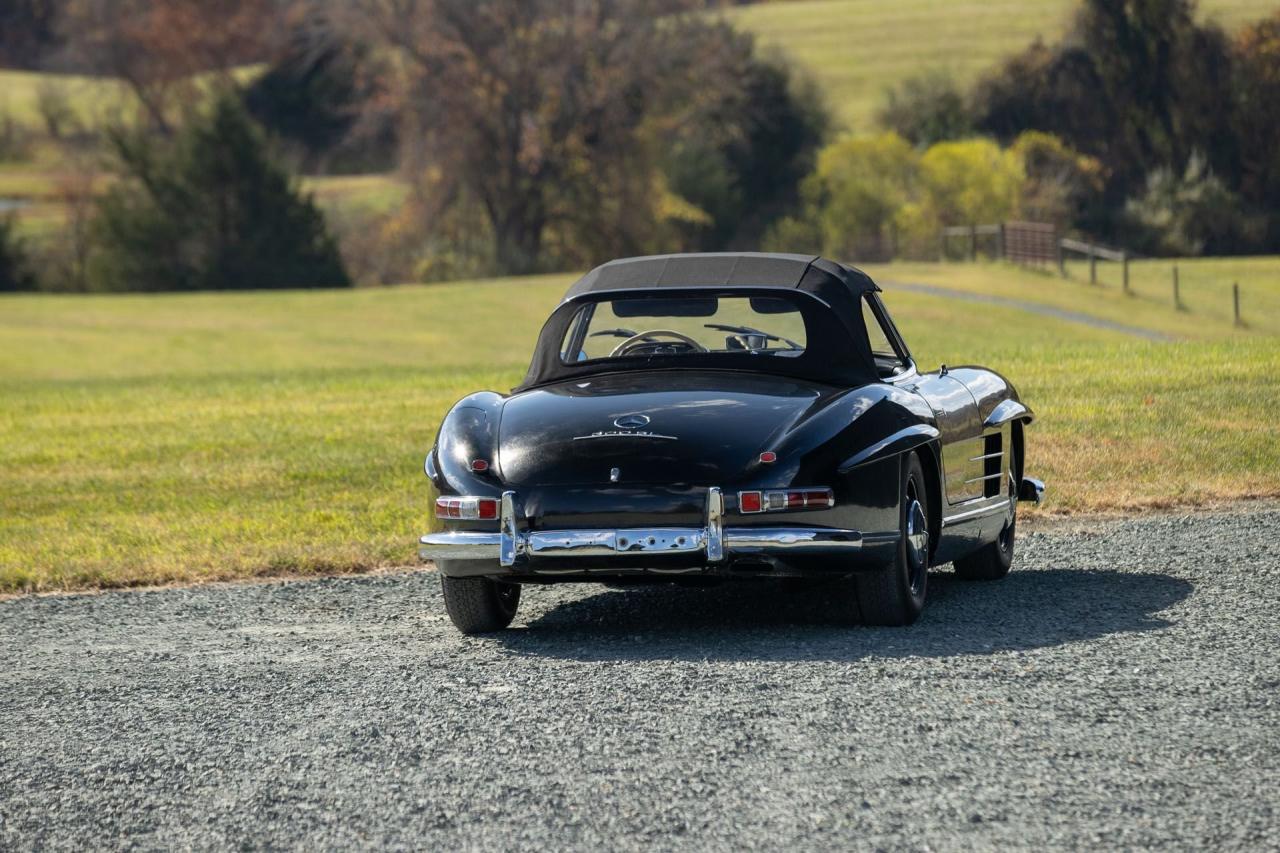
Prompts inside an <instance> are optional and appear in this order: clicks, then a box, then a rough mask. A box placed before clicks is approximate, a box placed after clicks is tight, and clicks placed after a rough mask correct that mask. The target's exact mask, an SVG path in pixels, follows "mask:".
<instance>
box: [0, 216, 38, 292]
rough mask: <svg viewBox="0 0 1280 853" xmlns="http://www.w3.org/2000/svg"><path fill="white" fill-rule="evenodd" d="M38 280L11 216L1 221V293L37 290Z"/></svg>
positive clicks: (16, 222) (14, 219)
mask: <svg viewBox="0 0 1280 853" xmlns="http://www.w3.org/2000/svg"><path fill="white" fill-rule="evenodd" d="M35 289H36V278H35V274H34V273H32V271H31V261H30V258H29V256H28V255H27V249H26V245H25V244H24V242H23V240H22V238H21V237H19V236H18V221H17V219H16V218H15V217H14V216H13V215H12V214H11V215H9V216H6V217H4V218H3V219H0V292H15V291H23V290H35Z"/></svg>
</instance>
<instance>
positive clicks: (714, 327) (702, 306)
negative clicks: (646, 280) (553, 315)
mask: <svg viewBox="0 0 1280 853" xmlns="http://www.w3.org/2000/svg"><path fill="white" fill-rule="evenodd" d="M804 350H805V323H804V317H803V315H802V314H801V311H800V307H799V305H797V304H796V303H795V302H793V301H792V300H791V299H789V298H784V297H777V296H707V295H702V294H695V295H678V296H666V295H661V296H656V297H655V296H649V295H646V296H643V297H631V298H617V299H609V300H602V301H599V302H591V303H587V304H586V305H583V306H582V308H581V309H580V310H579V311H578V314H577V317H576V318H575V319H574V322H572V323H570V324H569V330H568V332H567V333H566V334H565V339H564V342H563V344H562V346H561V348H560V357H561V359H563V360H564V361H565V363H567V364H568V363H574V362H581V361H597V360H601V359H610V358H624V357H625V358H673V359H674V358H679V357H681V356H686V355H693V354H699V355H702V354H707V353H723V354H726V355H737V356H741V355H750V356H755V357H759V358H796V357H797V356H799V355H801V354H802V353H803V352H804Z"/></svg>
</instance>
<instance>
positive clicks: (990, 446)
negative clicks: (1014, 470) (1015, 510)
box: [982, 432, 1004, 498]
mask: <svg viewBox="0 0 1280 853" xmlns="http://www.w3.org/2000/svg"><path fill="white" fill-rule="evenodd" d="M1002 449H1003V448H1002V446H1001V435H1000V433H998V432H997V433H992V434H991V435H989V436H987V437H986V441H985V443H984V445H983V449H982V453H983V455H984V456H986V459H985V460H983V470H982V473H983V476H984V477H985V479H984V481H983V484H982V494H983V495H984V496H986V497H988V498H994V497H996V496H997V495H999V494H1000V493H1001V492H1002V491H1003V489H1004V478H1003V477H1001V476H999V474H1000V472H1001V470H1002V469H1003V466H1004V454H1002V453H1001V452H1000V451H1001V450H1002Z"/></svg>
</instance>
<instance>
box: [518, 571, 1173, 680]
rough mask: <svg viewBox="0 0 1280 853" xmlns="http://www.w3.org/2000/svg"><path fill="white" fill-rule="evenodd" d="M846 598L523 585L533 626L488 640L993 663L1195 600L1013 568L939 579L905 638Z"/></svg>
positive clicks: (560, 654)
mask: <svg viewBox="0 0 1280 853" xmlns="http://www.w3.org/2000/svg"><path fill="white" fill-rule="evenodd" d="M848 589H849V588H848V587H847V586H845V585H842V584H838V583H829V584H818V585H814V586H812V587H810V588H806V589H802V590H795V589H794V588H791V587H787V586H784V585H783V584H781V583H778V582H775V581H758V582H749V581H747V582H740V583H731V584H725V585H723V586H718V587H711V588H707V589H696V588H695V589H689V588H680V587H675V586H655V587H639V588H636V589H630V590H605V591H601V592H596V591H594V589H592V588H590V587H576V588H574V590H575V592H576V593H577V594H578V595H577V597H575V598H573V599H572V600H569V601H564V602H562V603H558V604H554V605H552V606H551V607H550V608H549V609H547V610H546V611H545V612H542V613H540V614H538V613H537V610H538V609H539V608H538V606H537V605H538V602H537V599H538V598H539V596H540V594H548V592H549V591H548V590H545V589H541V588H539V587H528V588H526V589H525V596H526V601H527V603H528V605H532V606H530V607H529V609H528V611H527V612H529V613H530V617H531V618H530V619H529V621H527V622H525V623H523V624H522V623H521V621H520V619H519V618H517V621H516V624H515V625H513V626H512V628H511V629H510V630H508V631H505V632H503V633H502V634H500V635H497V636H496V637H495V638H494V639H495V641H496V642H497V643H499V644H500V645H502V646H504V647H505V648H506V649H507V650H509V651H510V652H513V653H516V654H521V655H531V656H538V657H552V658H563V659H571V660H580V661H596V660H653V659H661V660H707V659H716V660H849V659H852V658H858V657H947V656H951V655H973V654H992V653H997V652H1003V651H1010V650H1029V649H1037V648H1044V647H1049V646H1057V645H1062V644H1065V643H1073V642H1078V641H1081V640H1090V639H1094V638H1097V637H1102V636H1106V635H1108V634H1118V633H1128V632H1143V631H1154V630H1158V629H1160V628H1164V627H1166V626H1168V625H1170V624H1172V623H1170V622H1169V621H1167V620H1165V619H1163V618H1161V617H1160V616H1159V615H1158V614H1159V612H1160V611H1162V610H1165V609H1167V608H1169V607H1172V606H1173V605H1175V604H1177V603H1178V602H1180V601H1182V600H1183V599H1185V598H1186V597H1187V596H1188V595H1190V594H1191V591H1192V585H1191V584H1190V583H1189V582H1188V581H1185V580H1182V579H1179V578H1175V577H1171V576H1169V575H1164V574H1156V573H1135V572H1114V571H1071V570H1046V571H1023V572H1018V571H1015V572H1013V573H1012V574H1010V575H1009V576H1008V577H1007V578H1005V579H1004V580H1002V581H999V582H995V583H965V582H963V581H960V580H958V579H957V578H956V577H955V575H954V574H952V573H950V572H935V573H931V574H930V576H929V606H928V607H927V608H926V609H925V612H924V614H923V615H922V616H921V618H920V620H919V621H918V622H916V624H915V625H913V626H911V627H910V628H905V629H904V628H868V627H862V626H857V625H856V618H855V619H852V620H851V619H849V618H848V617H847V616H846V612H847V608H848V607H850V606H852V601H851V600H849V598H848ZM551 594H556V595H565V594H566V593H564V592H556V593H551ZM568 594H570V595H572V594H573V593H568ZM851 623H853V624H852V625H851Z"/></svg>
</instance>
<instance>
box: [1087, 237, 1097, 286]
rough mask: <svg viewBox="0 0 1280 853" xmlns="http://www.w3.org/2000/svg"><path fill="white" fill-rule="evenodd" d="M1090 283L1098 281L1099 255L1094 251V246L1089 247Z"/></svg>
mask: <svg viewBox="0 0 1280 853" xmlns="http://www.w3.org/2000/svg"><path fill="white" fill-rule="evenodd" d="M1089 249H1090V251H1089V283H1090V284H1097V283H1098V256H1097V255H1095V254H1094V253H1093V251H1092V249H1093V247H1092V246H1090V247H1089Z"/></svg>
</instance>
